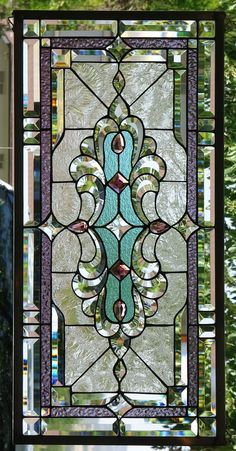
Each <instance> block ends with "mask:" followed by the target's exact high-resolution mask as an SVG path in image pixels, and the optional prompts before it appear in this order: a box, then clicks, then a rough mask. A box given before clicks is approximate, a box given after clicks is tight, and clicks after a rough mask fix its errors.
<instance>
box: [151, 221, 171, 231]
mask: <svg viewBox="0 0 236 451" xmlns="http://www.w3.org/2000/svg"><path fill="white" fill-rule="evenodd" d="M169 228H170V226H169V225H168V224H167V223H166V222H164V221H161V220H158V221H154V222H152V223H151V225H150V230H151V232H152V233H157V234H159V235H161V234H162V233H165V232H167V230H169Z"/></svg>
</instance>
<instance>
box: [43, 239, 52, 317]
mask: <svg viewBox="0 0 236 451" xmlns="http://www.w3.org/2000/svg"><path fill="white" fill-rule="evenodd" d="M41 268H42V269H41V324H49V323H50V319H51V312H50V309H51V241H50V239H49V238H48V237H47V236H46V235H45V234H44V233H42V261H41Z"/></svg>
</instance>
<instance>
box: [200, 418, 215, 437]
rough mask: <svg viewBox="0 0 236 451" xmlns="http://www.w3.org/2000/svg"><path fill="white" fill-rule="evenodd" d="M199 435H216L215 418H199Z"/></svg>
mask: <svg viewBox="0 0 236 451" xmlns="http://www.w3.org/2000/svg"><path fill="white" fill-rule="evenodd" d="M199 435H200V437H215V436H216V420H215V418H200V419H199Z"/></svg>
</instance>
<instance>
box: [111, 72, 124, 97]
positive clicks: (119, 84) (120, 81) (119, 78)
mask: <svg viewBox="0 0 236 451" xmlns="http://www.w3.org/2000/svg"><path fill="white" fill-rule="evenodd" d="M113 86H114V88H115V90H116V91H117V92H118V93H119V94H120V93H121V91H122V90H123V89H124V86H125V79H124V77H123V75H122V73H121V72H120V71H119V72H117V74H116V76H115V78H114V80H113Z"/></svg>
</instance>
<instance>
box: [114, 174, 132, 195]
mask: <svg viewBox="0 0 236 451" xmlns="http://www.w3.org/2000/svg"><path fill="white" fill-rule="evenodd" d="M128 183H129V182H128V180H127V179H126V178H125V177H124V176H123V175H122V174H120V173H119V172H117V173H116V174H115V175H114V177H112V179H111V180H110V182H109V186H110V187H111V188H112V189H113V190H114V191H116V192H117V193H121V191H123V189H124V188H125V187H126V185H128Z"/></svg>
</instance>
